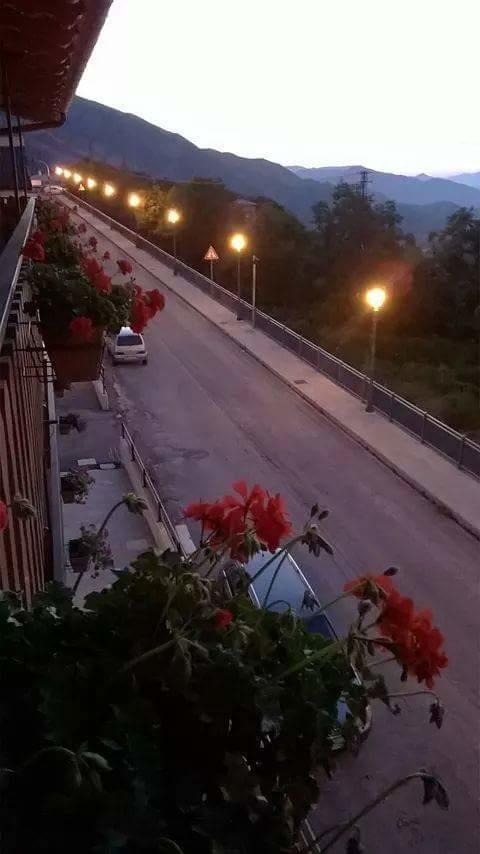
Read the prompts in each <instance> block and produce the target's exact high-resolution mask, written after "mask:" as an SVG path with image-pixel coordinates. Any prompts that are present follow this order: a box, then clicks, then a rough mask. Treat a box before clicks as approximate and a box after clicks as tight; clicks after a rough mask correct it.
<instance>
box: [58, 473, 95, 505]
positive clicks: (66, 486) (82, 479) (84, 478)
mask: <svg viewBox="0 0 480 854" xmlns="http://www.w3.org/2000/svg"><path fill="white" fill-rule="evenodd" d="M92 483H95V478H93V477H91V475H89V473H88V471H86V470H82V469H74V468H72V469H70V470H69V471H68V472H67V473H66V474H64V475H62V478H61V485H62V492H63V491H66V492H73V493H74V500H75V502H76V503H77V504H82V503H83V502H84V501H85V499H86V497H87V495H88V490H89V488H90V486H91V485H92Z"/></svg>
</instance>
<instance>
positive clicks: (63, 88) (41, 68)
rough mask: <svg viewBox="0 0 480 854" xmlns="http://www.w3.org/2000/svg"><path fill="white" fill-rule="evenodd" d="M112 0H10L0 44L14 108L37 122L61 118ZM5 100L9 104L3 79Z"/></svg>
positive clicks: (2, 12) (1, 14)
mask: <svg viewBox="0 0 480 854" xmlns="http://www.w3.org/2000/svg"><path fill="white" fill-rule="evenodd" d="M111 3H112V0H6V2H2V3H0V45H1V56H2V59H3V60H5V63H6V69H7V75H8V87H9V90H10V101H11V109H12V113H13V114H14V115H18V116H21V117H22V118H23V119H29V120H30V121H33V122H52V123H53V122H60V121H61V120H62V117H63V115H64V114H65V112H66V111H67V109H68V106H69V104H70V101H71V99H72V97H73V95H74V93H75V89H76V87H77V84H78V82H79V80H80V77H81V75H82V73H83V70H84V68H85V66H86V64H87V62H88V59H89V57H90V54H91V52H92V50H93V47H94V45H95V42H96V40H97V38H98V36H99V33H100V30H101V29H102V26H103V23H104V21H105V17H106V15H107V12H108V10H109V8H110V5H111ZM0 104H1V105H2V106H4V105H5V92H4V85H3V79H2V81H1V100H0Z"/></svg>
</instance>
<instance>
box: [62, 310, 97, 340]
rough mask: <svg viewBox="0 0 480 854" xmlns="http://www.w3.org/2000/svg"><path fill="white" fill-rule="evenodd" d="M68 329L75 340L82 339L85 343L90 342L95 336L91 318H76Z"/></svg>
mask: <svg viewBox="0 0 480 854" xmlns="http://www.w3.org/2000/svg"><path fill="white" fill-rule="evenodd" d="M68 328H69V331H70V332H71V334H72V335H73V336H74V337H75V338H82V339H83V340H84V341H90V339H91V337H92V335H93V323H92V321H91V320H90V318H89V317H83V316H82V317H74V318H73V320H71V321H70V323H69V324H68Z"/></svg>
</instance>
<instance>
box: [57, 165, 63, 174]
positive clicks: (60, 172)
mask: <svg viewBox="0 0 480 854" xmlns="http://www.w3.org/2000/svg"><path fill="white" fill-rule="evenodd" d="M55 175H63V169H62V167H61V166H55Z"/></svg>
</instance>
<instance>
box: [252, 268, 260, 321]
mask: <svg viewBox="0 0 480 854" xmlns="http://www.w3.org/2000/svg"><path fill="white" fill-rule="evenodd" d="M259 260H260V258H258V257H257V256H256V255H254V256H253V257H252V326H253V327H254V326H255V322H256V319H257V264H258V262H259Z"/></svg>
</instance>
